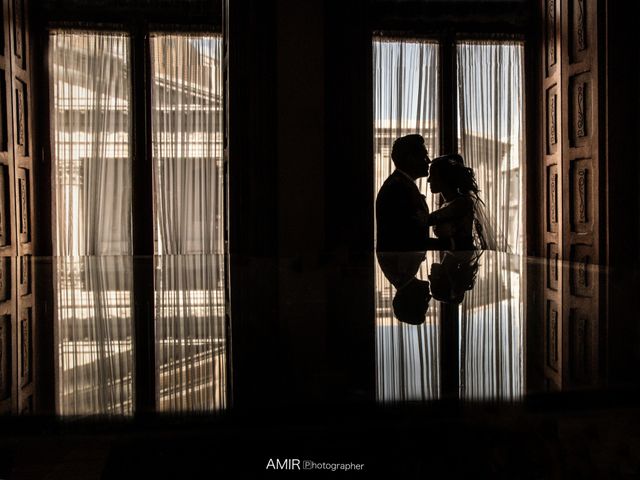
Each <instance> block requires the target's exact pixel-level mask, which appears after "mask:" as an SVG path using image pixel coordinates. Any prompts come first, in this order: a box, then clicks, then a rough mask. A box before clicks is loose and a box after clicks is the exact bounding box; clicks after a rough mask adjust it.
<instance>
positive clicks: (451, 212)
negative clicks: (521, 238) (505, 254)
mask: <svg viewBox="0 0 640 480" xmlns="http://www.w3.org/2000/svg"><path fill="white" fill-rule="evenodd" d="M427 182H429V187H430V189H431V192H432V193H439V194H440V195H441V196H442V199H443V200H444V204H443V205H442V207H440V208H439V209H438V210H436V211H434V212H432V213H431V214H430V215H429V217H428V219H427V223H428V224H429V225H430V226H433V233H434V235H435V236H436V237H438V238H440V239H442V238H449V239H451V240H452V249H454V250H477V249H482V250H484V249H495V248H496V240H495V234H494V233H493V229H492V228H490V225H489V222H488V221H487V216H486V215H485V214H484V209H483V208H482V207H483V206H484V203H483V202H482V200H481V199H480V196H479V195H478V193H479V191H480V190H479V189H478V184H477V182H476V177H475V173H474V171H473V169H472V168H469V167H465V165H464V160H463V159H462V157H461V156H460V155H458V154H451V155H444V156H442V157H438V158H436V159H434V160H433V162H432V163H431V166H430V167H429V177H428V178H427Z"/></svg>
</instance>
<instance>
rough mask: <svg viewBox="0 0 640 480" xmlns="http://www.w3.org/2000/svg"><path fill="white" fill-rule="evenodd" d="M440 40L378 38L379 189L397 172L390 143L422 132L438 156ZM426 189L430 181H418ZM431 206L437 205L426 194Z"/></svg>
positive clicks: (375, 73)
mask: <svg viewBox="0 0 640 480" xmlns="http://www.w3.org/2000/svg"><path fill="white" fill-rule="evenodd" d="M438 69H439V56H438V43H437V42H429V41H420V40H400V39H393V40H386V39H378V40H375V41H374V42H373V92H374V93H373V96H374V98H373V105H374V107H373V115H374V117H373V118H374V129H375V130H374V146H373V148H374V155H375V159H374V161H375V185H374V188H375V192H376V194H377V192H378V190H380V187H381V186H382V184H383V183H384V181H385V179H386V178H387V177H388V176H389V174H391V172H393V170H394V166H393V162H392V161H391V146H392V145H393V141H394V140H395V139H396V138H398V137H401V136H403V135H408V134H410V133H419V134H420V135H422V136H423V137H424V139H425V142H426V146H427V150H428V151H429V155H430V156H431V157H432V158H433V157H435V156H436V155H437V154H438V151H439V149H440V146H439V144H440V136H439V135H440V125H439V115H438V101H439V100H438V98H439V96H438V92H439V90H438ZM419 186H420V190H421V191H422V192H423V193H424V194H426V193H427V184H426V182H425V180H424V179H421V180H420V181H419ZM427 199H428V203H429V208H431V209H432V210H433V207H434V206H435V203H434V201H433V200H434V199H433V196H432V195H427Z"/></svg>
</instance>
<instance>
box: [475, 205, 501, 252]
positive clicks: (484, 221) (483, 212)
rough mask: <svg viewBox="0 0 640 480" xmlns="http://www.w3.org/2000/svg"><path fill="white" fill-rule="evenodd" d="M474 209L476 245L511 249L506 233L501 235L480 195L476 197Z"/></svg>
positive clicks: (493, 248)
mask: <svg viewBox="0 0 640 480" xmlns="http://www.w3.org/2000/svg"><path fill="white" fill-rule="evenodd" d="M473 210H474V219H473V226H474V229H473V233H474V239H473V240H474V244H475V245H476V247H477V248H479V249H481V250H499V251H503V252H507V251H509V246H508V245H507V243H506V242H505V237H504V235H499V233H498V230H497V228H496V224H495V221H494V220H493V218H492V216H491V215H490V214H489V213H488V212H487V208H486V206H485V204H484V202H483V201H482V200H481V199H480V198H479V197H476V200H475V202H474V208H473Z"/></svg>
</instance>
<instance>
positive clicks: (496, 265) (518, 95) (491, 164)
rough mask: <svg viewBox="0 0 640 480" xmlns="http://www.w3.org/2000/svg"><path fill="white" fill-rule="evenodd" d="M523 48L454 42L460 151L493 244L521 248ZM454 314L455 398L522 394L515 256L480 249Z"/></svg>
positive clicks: (518, 270)
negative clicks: (492, 230)
mask: <svg viewBox="0 0 640 480" xmlns="http://www.w3.org/2000/svg"><path fill="white" fill-rule="evenodd" d="M523 58H524V48H523V46H522V44H520V43H514V42H461V43H459V44H458V45H457V67H458V125H459V145H460V153H461V154H462V155H463V156H464V158H465V161H466V162H467V164H468V165H469V166H471V167H472V168H473V169H474V170H475V172H476V177H477V180H478V186H479V187H480V196H481V198H482V199H483V201H484V202H485V205H486V211H487V212H488V214H489V215H490V216H491V217H493V220H494V223H495V227H496V231H497V233H498V249H499V250H503V251H505V250H508V251H511V252H514V253H521V252H522V244H523V230H522V228H521V226H522V210H523V195H522V174H521V172H522V167H523V165H524V142H523V134H524V115H523V110H524V104H523V98H524V64H523ZM480 264H481V266H480V270H479V274H478V278H477V282H476V285H475V288H474V289H473V290H472V291H471V292H469V293H468V294H467V296H466V298H465V301H464V302H463V304H462V306H461V309H460V312H461V337H462V338H461V356H462V358H461V366H462V368H463V372H462V375H461V381H462V382H463V385H462V389H461V391H462V395H463V397H464V398H468V399H486V398H492V399H505V400H507V399H516V398H519V397H520V396H521V395H522V394H523V393H524V378H523V377H524V358H523V351H524V348H523V335H524V317H523V311H522V298H523V285H522V278H521V272H522V259H521V257H518V256H514V255H509V254H505V253H497V252H485V254H484V255H483V256H482V258H481V261H480Z"/></svg>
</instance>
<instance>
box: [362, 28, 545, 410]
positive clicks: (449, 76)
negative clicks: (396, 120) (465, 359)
mask: <svg viewBox="0 0 640 480" xmlns="http://www.w3.org/2000/svg"><path fill="white" fill-rule="evenodd" d="M436 24H439V25H442V24H446V22H440V23H438V20H434V22H433V25H431V27H429V26H428V25H430V24H428V25H427V28H426V29H424V30H422V29H419V30H415V29H414V28H412V27H409V28H407V29H405V30H402V29H401V30H398V29H396V28H392V29H380V30H373V31H372V33H371V42H372V44H373V42H374V41H375V40H376V39H385V40H394V39H396V40H416V39H417V40H430V41H436V42H438V45H439V52H438V54H439V62H440V71H439V72H438V82H439V92H438V93H439V102H440V105H439V108H438V110H439V115H440V118H439V128H440V132H439V134H440V145H439V148H440V152H456V151H458V93H457V52H456V45H457V43H458V42H463V41H518V42H522V45H523V50H524V72H523V77H524V78H523V80H524V83H523V87H524V90H523V92H522V93H523V110H524V114H523V119H524V125H523V136H524V145H523V153H524V159H523V161H522V163H521V174H522V179H521V181H520V184H521V188H522V192H521V199H522V206H521V208H522V220H523V225H524V226H525V232H524V235H523V245H522V255H526V254H527V253H528V252H529V251H530V250H529V249H530V248H531V246H532V245H535V239H536V231H537V230H536V229H535V228H534V227H533V226H532V225H531V220H532V219H533V218H534V216H535V212H532V213H531V215H528V214H527V210H528V202H527V199H528V198H535V197H531V193H533V194H534V195H535V194H536V193H537V190H536V186H535V183H534V182H533V178H534V176H535V171H536V170H535V168H536V166H535V164H534V162H535V158H536V150H535V148H536V146H535V142H530V141H527V138H535V131H533V130H532V128H533V126H534V125H535V124H536V122H535V118H536V115H537V110H536V107H535V104H534V103H533V102H532V101H531V100H530V99H531V98H532V96H531V93H532V92H533V91H534V90H533V89H534V88H535V79H536V77H535V76H533V75H532V74H531V73H530V72H536V71H537V69H536V64H535V61H534V55H533V52H532V50H531V49H532V48H533V46H534V45H535V41H530V40H529V39H528V38H527V35H526V33H525V32H524V31H523V30H522V29H520V28H510V27H505V26H500V27H498V28H496V30H497V31H491V28H492V27H491V26H489V29H488V30H487V27H486V26H483V25H481V26H479V27H477V28H469V26H468V25H466V26H462V28H461V26H456V25H448V26H446V27H445V28H437V27H436V28H434V25H436ZM494 27H495V26H494ZM371 71H372V72H373V68H371ZM372 109H373V104H372ZM529 170H531V174H528V171H529ZM372 181H375V180H374V179H372ZM521 275H524V276H526V268H525V269H523V271H522V272H521ZM458 307H459V306H458V305H450V304H445V303H443V304H441V310H440V312H439V313H440V318H439V320H440V389H441V395H442V396H453V397H455V398H457V397H458V396H459V387H460V380H461V379H460V367H461V358H460V356H459V355H460V352H459V349H458V339H459V338H460V310H459V308H458ZM527 308H528V307H527V299H526V297H524V298H523V299H522V309H523V311H524V312H526V311H527ZM526 330H527V325H526V322H525V324H524V331H525V335H526ZM526 363H527V362H526V356H525V359H524V371H525V375H526Z"/></svg>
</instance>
